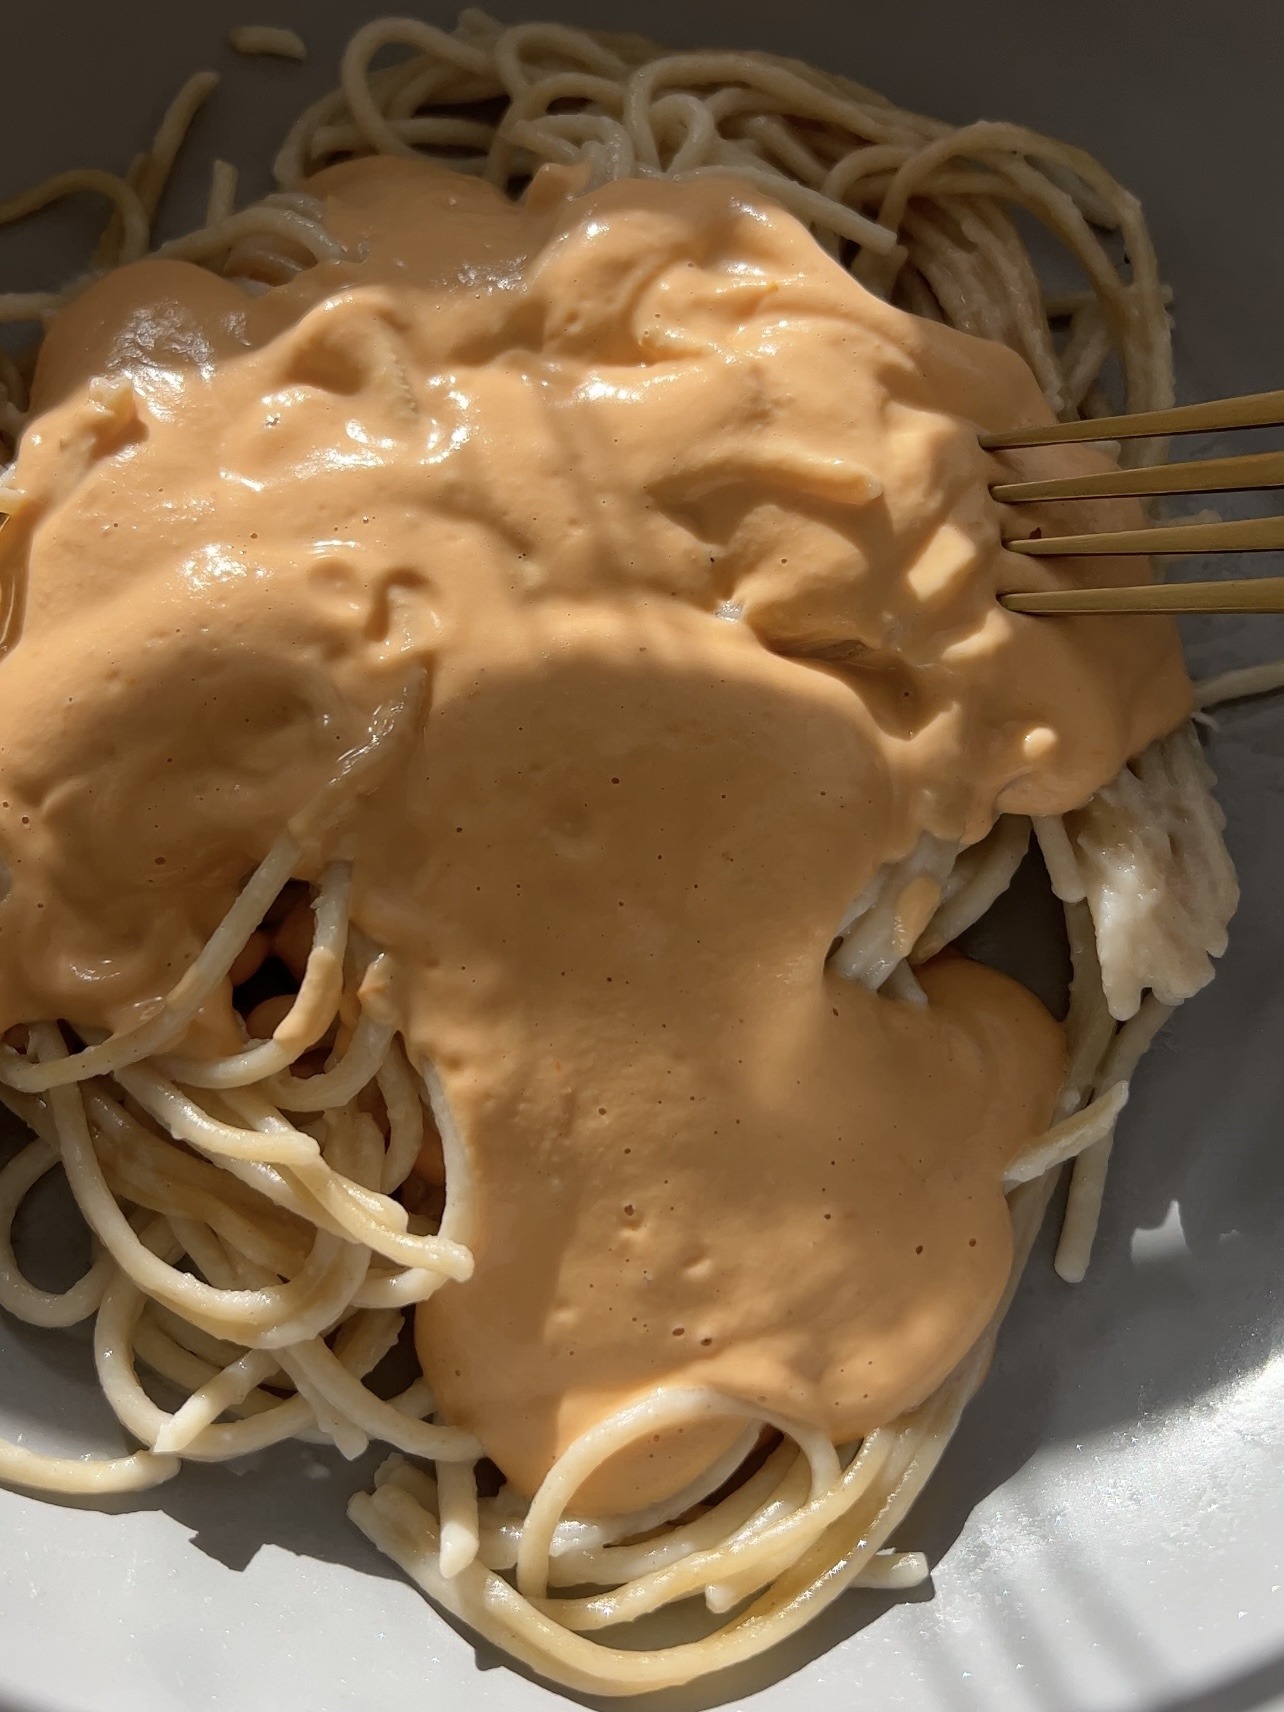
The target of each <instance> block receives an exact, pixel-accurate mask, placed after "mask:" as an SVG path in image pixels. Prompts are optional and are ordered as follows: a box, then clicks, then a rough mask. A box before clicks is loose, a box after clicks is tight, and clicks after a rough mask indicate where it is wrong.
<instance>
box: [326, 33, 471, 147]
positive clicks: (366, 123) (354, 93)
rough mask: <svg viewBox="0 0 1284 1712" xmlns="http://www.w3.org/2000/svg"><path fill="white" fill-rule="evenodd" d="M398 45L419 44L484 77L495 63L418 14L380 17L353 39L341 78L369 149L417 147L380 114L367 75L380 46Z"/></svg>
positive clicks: (422, 49)
mask: <svg viewBox="0 0 1284 1712" xmlns="http://www.w3.org/2000/svg"><path fill="white" fill-rule="evenodd" d="M394 44H395V45H396V46H398V47H402V46H405V47H412V48H418V49H419V51H420V52H421V53H423V54H428V55H433V54H435V55H436V56H437V57H438V58H439V59H442V60H445V61H446V62H447V63H448V64H451V65H456V66H458V67H459V68H460V69H461V70H463V71H468V72H472V73H473V74H474V75H476V76H479V77H485V76H486V74H487V73H488V72H489V71H490V65H489V63H488V60H487V56H486V55H485V54H484V53H483V52H482V51H481V50H479V49H477V48H473V47H470V46H469V45H468V44H467V43H466V42H461V41H459V40H458V39H457V38H456V37H454V36H450V35H448V34H447V33H446V32H445V31H444V30H439V29H437V28H435V27H434V26H433V25H432V24H426V23H423V22H421V21H420V20H419V19H417V18H375V19H373V20H372V21H371V22H370V23H368V24H366V25H365V26H364V27H363V28H361V29H359V30H358V31H357V32H356V34H355V35H354V36H352V37H351V39H350V40H349V42H348V45H347V47H346V48H345V49H344V50H343V58H342V60H341V61H340V62H339V82H340V86H341V88H342V90H343V94H344V97H345V99H346V101H347V103H348V109H349V111H350V112H351V114H352V118H353V121H354V122H355V124H356V125H357V128H358V129H359V130H360V132H361V134H362V136H363V137H364V138H365V139H366V141H367V142H368V143H369V145H370V147H371V148H372V149H375V150H376V151H377V152H378V153H380V154H390V155H403V154H412V153H413V152H414V151H413V150H411V149H409V148H408V147H407V146H406V145H405V144H404V143H403V142H402V141H401V139H400V138H399V137H398V136H397V134H396V132H395V131H394V130H393V129H392V128H391V127H390V126H389V124H388V122H387V120H386V119H385V118H384V116H383V114H382V113H381V112H380V110H379V105H378V103H377V101H376V100H375V99H374V97H373V96H372V95H371V92H370V84H369V81H368V79H367V75H366V74H367V71H368V69H369V65H370V61H371V60H372V59H373V58H374V56H375V54H377V53H378V52H379V50H380V48H385V47H389V46H392V45H394Z"/></svg>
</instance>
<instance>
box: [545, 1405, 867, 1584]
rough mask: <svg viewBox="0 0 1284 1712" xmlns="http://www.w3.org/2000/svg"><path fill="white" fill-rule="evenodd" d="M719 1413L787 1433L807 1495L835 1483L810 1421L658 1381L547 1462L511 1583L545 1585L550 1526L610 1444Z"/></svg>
mask: <svg viewBox="0 0 1284 1712" xmlns="http://www.w3.org/2000/svg"><path fill="white" fill-rule="evenodd" d="M727 1415H732V1416H734V1415H745V1416H750V1417H752V1418H753V1419H754V1420H757V1421H763V1422H766V1423H767V1424H769V1425H770V1426H773V1427H775V1428H776V1429H777V1431H779V1432H783V1433H787V1434H788V1435H789V1437H790V1438H792V1439H793V1440H794V1441H795V1442H796V1443H797V1445H798V1447H799V1449H800V1450H801V1451H802V1452H803V1453H804V1455H805V1456H806V1457H807V1460H808V1462H809V1464H810V1465H811V1475H812V1479H811V1487H812V1497H813V1498H820V1497H822V1496H823V1495H825V1494H827V1493H829V1492H831V1491H833V1490H834V1489H835V1488H836V1487H837V1486H838V1484H839V1480H840V1470H839V1465H838V1456H837V1453H836V1452H835V1450H834V1447H833V1445H832V1444H831V1443H830V1442H829V1440H828V1438H826V1436H825V1434H824V1433H823V1432H821V1431H820V1430H819V1429H818V1428H816V1427H812V1426H808V1425H807V1423H806V1422H803V1421H795V1420H792V1419H789V1418H787V1417H785V1416H780V1415H776V1414H773V1413H769V1412H765V1411H763V1410H761V1409H756V1408H753V1407H751V1406H750V1405H748V1404H746V1403H742V1402H741V1401H740V1400H739V1399H738V1398H735V1397H724V1396H722V1395H721V1394H720V1393H719V1392H717V1391H713V1390H711V1389H709V1388H708V1387H705V1386H681V1387H667V1386H660V1387H657V1389H656V1390H654V1391H653V1392H651V1394H650V1395H649V1396H647V1397H645V1398H643V1399H641V1400H640V1401H639V1402H636V1403H631V1404H628V1405H626V1407H624V1408H623V1409H620V1410H617V1411H616V1413H615V1414H613V1415H609V1416H608V1417H607V1418H606V1419H605V1420H603V1421H599V1422H598V1423H597V1424H596V1425H595V1426H592V1427H590V1428H589V1429H588V1430H587V1431H586V1432H583V1433H581V1434H580V1436H579V1437H578V1438H577V1439H575V1440H574V1441H573V1442H572V1443H571V1444H569V1445H568V1446H567V1447H566V1449H565V1450H564V1451H563V1452H562V1454H561V1455H560V1456H559V1457H558V1458H557V1461H556V1462H555V1463H554V1464H553V1466H552V1467H551V1468H550V1469H549V1471H548V1473H547V1474H546V1475H545V1476H544V1479H543V1480H542V1481H541V1483H540V1487H539V1490H538V1492H536V1494H535V1496H534V1497H533V1498H532V1499H531V1506H530V1509H529V1510H528V1511H527V1513H526V1521H525V1523H524V1525H523V1527H522V1537H521V1542H520V1544H519V1545H518V1548H517V1585H518V1588H519V1589H520V1590H521V1592H522V1593H523V1595H524V1596H525V1597H526V1598H528V1599H530V1598H542V1597H543V1596H544V1594H545V1593H546V1592H547V1589H548V1559H549V1548H550V1545H551V1542H552V1538H553V1531H554V1529H555V1528H556V1527H557V1524H558V1522H559V1521H560V1520H561V1519H562V1516H563V1515H564V1514H565V1512H566V1508H567V1506H568V1505H569V1504H570V1502H571V1500H572V1498H574V1496H575V1494H576V1493H577V1492H578V1491H579V1489H580V1487H581V1486H583V1484H584V1482H585V1481H586V1480H587V1479H588V1477H589V1476H590V1475H591V1474H593V1473H595V1472H596V1471H597V1469H599V1468H600V1467H601V1466H602V1464H603V1463H604V1462H606V1461H607V1460H608V1459H609V1458H610V1457H612V1456H614V1455H615V1454H616V1452H618V1451H621V1450H623V1449H625V1448H626V1447H627V1446H628V1445H631V1444H633V1443H635V1442H636V1441H637V1440H638V1439H639V1438H640V1437H642V1436H643V1435H644V1434H647V1433H654V1432H658V1431H662V1430H663V1429H664V1428H666V1427H670V1426H686V1425H688V1424H690V1423H691V1422H693V1421H697V1420H707V1419H711V1418H712V1419H716V1418H718V1417H721V1416H727Z"/></svg>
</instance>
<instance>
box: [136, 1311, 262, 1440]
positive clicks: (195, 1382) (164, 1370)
mask: <svg viewBox="0 0 1284 1712" xmlns="http://www.w3.org/2000/svg"><path fill="white" fill-rule="evenodd" d="M152 1307H154V1304H150V1303H148V1302H147V1300H146V1298H144V1301H143V1310H142V1312H141V1313H140V1314H139V1316H138V1318H137V1320H136V1321H135V1322H134V1325H133V1327H132V1328H131V1334H130V1335H131V1337H132V1339H133V1353H134V1361H135V1362H136V1363H137V1362H139V1361H141V1362H143V1363H144V1364H145V1365H146V1366H147V1367H150V1368H151V1370H152V1371H153V1373H158V1374H160V1376H161V1378H162V1379H168V1380H169V1382H170V1383H171V1384H172V1385H175V1386H177V1387H178V1388H179V1390H181V1391H186V1392H188V1393H189V1394H190V1393H191V1392H193V1391H198V1390H199V1389H200V1388H201V1386H202V1385H207V1384H208V1383H209V1381H210V1380H211V1379H213V1378H214V1377H215V1376H216V1375H217V1374H218V1373H219V1372H220V1368H219V1367H218V1366H216V1365H215V1364H214V1363H212V1362H209V1361H205V1360H203V1359H202V1358H201V1357H200V1356H198V1355H193V1354H192V1352H191V1351H190V1350H188V1349H185V1348H184V1347H183V1345H182V1344H181V1343H180V1342H179V1341H178V1340H177V1339H176V1338H174V1337H171V1336H170V1335H169V1333H168V1332H166V1331H165V1330H163V1329H162V1328H161V1327H160V1326H158V1325H157V1324H156V1322H155V1321H154V1320H153V1319H151V1317H150V1314H149V1309H150V1308H152ZM232 1359H235V1357H233V1358H232ZM281 1402H282V1399H281V1398H280V1397H277V1396H274V1395H272V1393H271V1392H268V1391H250V1392H248V1393H247V1394H246V1395H245V1396H244V1397H242V1398H241V1400H240V1401H239V1402H238V1403H235V1404H233V1405H232V1407H231V1410H230V1412H231V1413H233V1414H236V1415H242V1416H244V1415H261V1414H263V1413H265V1412H266V1411H267V1410H268V1409H276V1408H279V1407H280V1405H281ZM184 1454H185V1455H186V1454H187V1453H186V1451H185V1452H184Z"/></svg>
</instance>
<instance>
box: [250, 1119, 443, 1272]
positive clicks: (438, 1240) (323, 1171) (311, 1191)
mask: <svg viewBox="0 0 1284 1712" xmlns="http://www.w3.org/2000/svg"><path fill="white" fill-rule="evenodd" d="M229 1098H231V1099H234V1100H235V1101H236V1103H237V1105H238V1106H240V1107H241V1109H242V1110H243V1111H244V1112H245V1114H246V1116H247V1118H248V1119H249V1121H250V1122H251V1123H252V1124H253V1125H254V1126H255V1132H256V1133H271V1132H272V1130H273V1129H275V1128H279V1129H282V1130H288V1129H289V1128H290V1126H289V1125H288V1124H287V1123H286V1122H285V1120H284V1119H283V1118H282V1117H281V1115H280V1113H279V1112H276V1111H275V1109H274V1108H272V1107H271V1106H270V1105H269V1104H268V1102H267V1101H265V1100H263V1099H262V1097H261V1096H259V1095H258V1093H257V1090H255V1089H236V1090H234V1091H232V1092H231V1093H230V1094H229ZM330 1115H331V1116H332V1117H334V1118H336V1119H342V1120H343V1121H349V1119H350V1120H351V1121H352V1122H354V1123H356V1124H358V1125H363V1126H365V1127H367V1128H368V1129H369V1130H370V1131H371V1132H372V1133H373V1134H374V1135H376V1136H377V1134H378V1131H377V1129H376V1128H375V1126H374V1124H373V1120H372V1119H371V1118H370V1117H369V1115H368V1114H365V1113H361V1112H357V1113H347V1112H341V1111H340V1110H339V1109H338V1108H335V1109H333V1111H332V1113H331V1114H330ZM380 1153H381V1154H382V1142H381V1141H380ZM233 1164H234V1162H233V1161H232V1160H231V1159H230V1158H229V1166H230V1167H231V1166H233ZM270 1169H271V1167H262V1168H261V1171H262V1175H261V1176H260V1177H257V1178H256V1179H255V1180H256V1181H260V1182H261V1183H262V1187H263V1192H264V1193H267V1194H269V1195H270V1196H271V1197H272V1198H273V1199H277V1198H278V1197H277V1193H276V1192H275V1186H274V1185H272V1184H271V1183H269V1180H268V1179H267V1176H266V1173H267V1171H268V1170H270ZM289 1180H290V1182H292V1183H293V1184H294V1185H297V1187H298V1189H300V1190H302V1191H303V1193H304V1194H305V1195H306V1196H307V1197H308V1200H309V1202H310V1203H311V1204H312V1205H313V1206H315V1207H316V1208H317V1209H318V1210H319V1212H320V1213H321V1214H322V1215H323V1219H324V1228H327V1229H334V1230H336V1231H338V1233H339V1234H340V1235H341V1236H343V1237H345V1238H346V1239H348V1240H350V1241H355V1242H359V1243H362V1244H364V1245H365V1246H366V1247H367V1248H371V1249H373V1250H374V1251H375V1252H376V1253H378V1254H380V1255H382V1256H383V1257H384V1258H385V1259H387V1260H392V1261H394V1262H396V1263H397V1264H398V1265H402V1266H406V1267H409V1268H411V1269H412V1270H425V1271H429V1272H434V1273H436V1274H437V1275H438V1278H439V1280H440V1279H444V1278H447V1277H449V1278H454V1279H457V1280H459V1281H461V1282H462V1281H463V1280H464V1279H466V1278H468V1277H471V1275H472V1266H473V1259H472V1254H471V1252H470V1251H469V1249H468V1248H467V1247H466V1246H465V1245H464V1244H462V1243H460V1242H458V1241H456V1240H454V1239H453V1238H451V1237H449V1236H446V1235H442V1234H439V1235H437V1236H414V1235H411V1234H409V1232H408V1231H407V1224H408V1215H407V1213H406V1209H405V1208H404V1207H403V1206H402V1205H401V1203H400V1202H398V1201H393V1200H391V1199H389V1198H388V1197H387V1196H386V1195H384V1194H382V1193H380V1192H379V1191H378V1190H375V1189H367V1188H366V1187H365V1186H364V1185H363V1184H359V1183H354V1182H352V1181H351V1179H349V1178H347V1177H345V1176H344V1175H343V1173H342V1172H340V1171H336V1170H335V1169H334V1168H333V1167H332V1166H331V1165H330V1164H329V1163H328V1162H327V1161H326V1160H325V1159H323V1158H320V1157H317V1158H314V1159H312V1160H310V1161H307V1162H306V1163H304V1164H302V1165H297V1166H294V1167H292V1168H291V1170H290V1173H289ZM276 1181H277V1183H279V1184H280V1185H281V1191H282V1193H281V1194H280V1200H281V1204H283V1205H290V1206H292V1207H297V1208H298V1209H299V1210H300V1211H302V1212H303V1214H304V1216H305V1217H306V1216H308V1212H307V1207H306V1206H305V1205H304V1204H302V1203H300V1202H299V1200H298V1197H297V1194H295V1195H293V1196H291V1194H290V1188H289V1183H287V1181H286V1180H285V1179H282V1178H281V1177H280V1175H279V1174H277V1179H276ZM312 1222H314V1223H316V1222H317V1221H316V1220H315V1219H314V1220H312ZM443 1229H444V1220H443Z"/></svg>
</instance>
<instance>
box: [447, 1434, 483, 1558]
mask: <svg viewBox="0 0 1284 1712" xmlns="http://www.w3.org/2000/svg"><path fill="white" fill-rule="evenodd" d="M437 1514H438V1517H439V1527H440V1535H439V1540H440V1544H439V1547H438V1552H437V1561H438V1564H439V1566H440V1568H441V1573H442V1575H443V1576H445V1578H446V1580H447V1581H452V1580H453V1579H454V1578H455V1576H457V1575H461V1574H462V1573H463V1571H464V1570H466V1569H467V1568H468V1566H469V1564H470V1563H472V1562H473V1560H474V1559H475V1558H476V1556H477V1548H478V1546H479V1544H480V1543H481V1542H480V1534H479V1528H478V1520H477V1477H476V1475H475V1474H474V1473H473V1465H472V1464H471V1463H467V1462H439V1463H438V1464H437Z"/></svg>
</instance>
